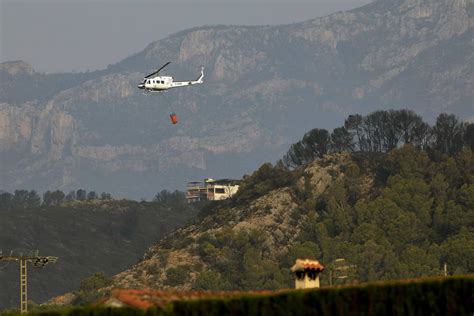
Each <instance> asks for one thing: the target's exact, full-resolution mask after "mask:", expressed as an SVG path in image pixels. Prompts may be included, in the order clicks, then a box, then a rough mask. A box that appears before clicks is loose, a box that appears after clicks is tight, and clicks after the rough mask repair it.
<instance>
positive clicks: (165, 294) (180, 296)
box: [99, 289, 280, 309]
mask: <svg viewBox="0 0 474 316" xmlns="http://www.w3.org/2000/svg"><path fill="white" fill-rule="evenodd" d="M277 292H280V291H276V292H275V291H251V292H250V291H249V292H242V291H217V292H211V291H162V290H150V289H146V290H136V289H114V290H113V291H112V294H111V296H110V297H108V298H106V299H104V300H101V301H100V302H99V305H106V306H117V303H119V305H120V306H129V307H135V308H140V309H147V308H149V307H152V306H163V305H166V304H168V303H171V302H173V301H178V300H192V299H200V298H211V297H237V296H245V295H250V294H251V295H255V294H256V295H265V294H267V295H268V294H275V293H277Z"/></svg>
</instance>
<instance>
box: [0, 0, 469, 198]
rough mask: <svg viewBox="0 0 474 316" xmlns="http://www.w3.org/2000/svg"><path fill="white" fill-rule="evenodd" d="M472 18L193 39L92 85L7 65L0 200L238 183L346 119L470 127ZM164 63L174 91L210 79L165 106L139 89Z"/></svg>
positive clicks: (440, 8)
mask: <svg viewBox="0 0 474 316" xmlns="http://www.w3.org/2000/svg"><path fill="white" fill-rule="evenodd" d="M473 8H474V5H473V4H472V2H469V1H466V0H438V1H428V0H424V1H412V0H406V1H401V0H396V1H388V0H387V1H377V2H374V3H372V4H369V5H366V6H364V7H361V8H359V9H355V10H352V11H348V12H339V13H335V14H332V15H330V16H327V17H323V18H318V19H314V20H310V21H305V22H301V23H296V24H290V25H281V26H252V27H247V26H209V27H199V28H195V29H190V30H186V31H183V32H179V33H176V34H174V35H171V36H169V37H167V38H165V39H162V40H159V41H157V42H154V43H151V44H150V45H148V46H147V47H146V48H145V49H144V50H143V51H142V52H140V53H138V54H136V55H133V56H131V57H129V58H127V59H125V60H123V61H121V62H119V63H117V64H115V65H111V66H109V67H108V68H107V69H105V70H100V71H95V72H90V73H81V74H50V75H45V74H40V73H36V72H35V71H34V69H33V68H32V67H31V66H30V65H27V64H25V63H24V62H21V61H18V62H9V63H3V64H1V65H0V78H1V80H0V155H1V157H2V161H1V165H2V168H1V171H0V179H1V186H0V189H2V190H9V191H12V190H14V189H17V188H34V189H37V190H40V191H45V190H47V189H58V188H59V189H62V190H65V191H67V190H69V189H76V188H79V187H84V188H86V189H89V190H96V191H107V192H112V193H113V194H114V195H122V196H129V197H135V198H141V197H147V198H149V197H151V196H152V194H154V193H155V192H157V191H159V190H160V189H162V188H167V189H174V188H183V186H184V184H185V182H186V181H188V180H195V179H200V178H204V177H227V178H231V177H241V176H242V174H244V173H247V172H249V171H251V170H253V169H255V168H256V167H257V166H258V165H260V164H261V163H262V162H264V161H274V160H276V159H277V158H279V157H280V156H281V155H282V154H283V152H284V151H286V150H287V148H288V144H289V143H291V142H292V141H294V140H295V139H297V138H299V137H300V136H301V135H302V134H303V133H304V132H305V131H307V130H309V129H311V128H314V127H320V128H333V127H335V126H336V124H339V123H340V122H341V121H342V120H343V119H344V118H345V117H346V116H347V115H349V114H351V113H354V112H357V113H367V112H369V111H372V110H375V109H388V108H411V109H413V110H415V111H417V112H418V113H419V114H422V115H423V116H424V117H425V118H426V119H428V120H429V119H431V118H433V117H435V116H436V115H437V114H438V113H440V112H443V111H447V112H453V113H455V114H457V115H459V116H460V117H461V118H464V119H468V118H472V116H473V115H474V110H473V104H474V102H473V98H474V95H473V94H474V92H473V91H474V89H473V87H474V78H473V73H472V64H473V61H474V53H473V52H474V49H473V46H474V42H473V40H472V38H473V28H472V25H473V23H472V22H473V14H474V10H473ZM166 61H172V62H173V64H172V65H171V66H170V67H169V68H167V69H166V73H167V74H170V75H173V76H175V78H176V79H178V80H181V79H183V80H187V79H194V78H195V77H196V76H197V74H198V71H199V69H200V66H205V67H206V71H205V72H206V77H205V79H204V80H205V84H204V85H202V86H198V87H192V88H188V89H179V90H175V91H171V92H169V93H167V94H166V97H167V98H168V99H169V100H170V101H171V103H172V107H171V108H170V107H169V105H168V103H167V102H166V100H164V99H163V98H162V97H160V96H157V95H154V96H144V95H142V94H141V92H140V91H138V89H136V85H137V84H138V82H139V81H140V80H141V79H142V77H143V75H145V74H146V73H149V72H150V70H152V69H155V68H157V67H159V66H160V65H162V64H164V63H165V62H166ZM170 111H175V112H176V113H177V114H178V118H179V119H180V122H179V124H178V125H177V126H172V125H171V123H170V122H169V118H168V114H169V112H170Z"/></svg>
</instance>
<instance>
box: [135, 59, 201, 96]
mask: <svg viewBox="0 0 474 316" xmlns="http://www.w3.org/2000/svg"><path fill="white" fill-rule="evenodd" d="M169 64H171V62H170V61H169V62H167V63H166V64H164V65H163V66H161V67H160V68H159V69H158V70H157V71H155V72H152V73H151V74H149V75H148V76H145V78H143V81H142V82H141V83H140V84H139V85H138V89H142V90H145V91H147V92H163V91H166V90H168V89H171V88H180V87H186V86H192V85H195V84H201V83H203V81H202V79H203V78H204V67H202V68H201V75H200V76H199V78H197V79H196V80H191V81H173V77H170V76H160V71H161V70H162V69H163V68H165V67H166V66H168V65H169Z"/></svg>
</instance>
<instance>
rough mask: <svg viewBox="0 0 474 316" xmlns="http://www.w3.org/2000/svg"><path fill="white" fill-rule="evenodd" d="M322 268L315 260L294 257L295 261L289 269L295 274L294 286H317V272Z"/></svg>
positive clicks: (301, 287)
mask: <svg viewBox="0 0 474 316" xmlns="http://www.w3.org/2000/svg"><path fill="white" fill-rule="evenodd" d="M324 268H325V267H324V266H323V265H322V264H321V263H320V262H319V261H317V260H310V259H296V263H295V264H294V265H293V266H292V267H291V269H290V270H291V272H293V273H294V274H295V288H296V289H311V288H319V274H320V273H321V272H322V271H323V270H324Z"/></svg>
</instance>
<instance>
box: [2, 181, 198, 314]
mask: <svg viewBox="0 0 474 316" xmlns="http://www.w3.org/2000/svg"><path fill="white" fill-rule="evenodd" d="M91 192H92V193H91ZM74 195H75V198H74V199H70V198H65V197H67V196H73V194H72V193H68V194H66V195H64V193H62V192H61V191H53V192H49V193H48V192H46V193H44V194H43V200H42V199H41V198H40V197H39V194H37V193H36V192H34V191H26V190H17V191H15V192H14V193H7V192H4V193H3V194H0V218H1V220H0V250H3V254H9V253H10V251H11V250H14V254H19V253H20V252H23V253H25V251H31V250H35V249H37V250H39V252H40V255H45V256H57V257H59V260H58V262H57V263H56V264H55V265H48V266H47V267H46V268H45V269H44V270H39V269H34V270H33V269H31V271H30V273H29V299H30V300H33V301H35V302H38V303H39V302H43V301H44V300H47V299H49V298H51V297H53V296H55V295H59V294H63V293H65V292H67V291H71V290H73V289H77V288H78V287H79V290H78V297H77V299H76V302H77V303H81V302H84V301H91V300H93V299H94V298H95V297H96V296H95V294H94V293H92V292H91V291H92V290H93V289H95V288H98V287H102V286H104V284H106V283H107V282H106V281H107V280H108V279H107V277H108V276H111V275H113V274H115V273H118V272H120V271H122V270H124V269H125V268H127V267H128V266H130V265H131V264H134V263H136V262H137V261H138V260H140V259H141V257H142V256H143V253H144V252H145V251H146V249H147V248H148V247H149V246H151V245H153V244H154V243H156V242H157V241H159V239H160V238H161V237H163V236H164V235H165V234H167V233H169V232H171V231H172V230H173V229H175V228H177V227H178V226H181V225H183V224H185V223H186V222H187V221H188V220H190V219H191V218H193V217H194V216H195V215H196V214H197V212H198V210H197V209H196V207H195V206H194V205H190V204H187V203H186V200H185V198H184V193H182V192H168V191H162V192H160V193H158V194H157V195H156V196H155V198H154V200H153V201H141V202H137V201H131V200H116V199H112V198H111V197H110V195H108V194H107V193H104V194H101V196H102V198H101V197H100V196H99V197H97V194H95V193H93V191H90V192H86V191H85V190H83V189H81V190H77V191H75V192H74ZM18 269H19V268H18V265H17V264H16V263H10V264H9V265H7V266H5V263H0V283H1V284H2V290H0V308H5V307H10V306H18V304H19V303H18V299H19V295H18V291H19V288H18V287H19V280H18V273H17V272H18ZM99 272H102V273H104V274H97V273H99ZM81 280H82V282H81ZM3 289H5V290H3Z"/></svg>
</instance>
